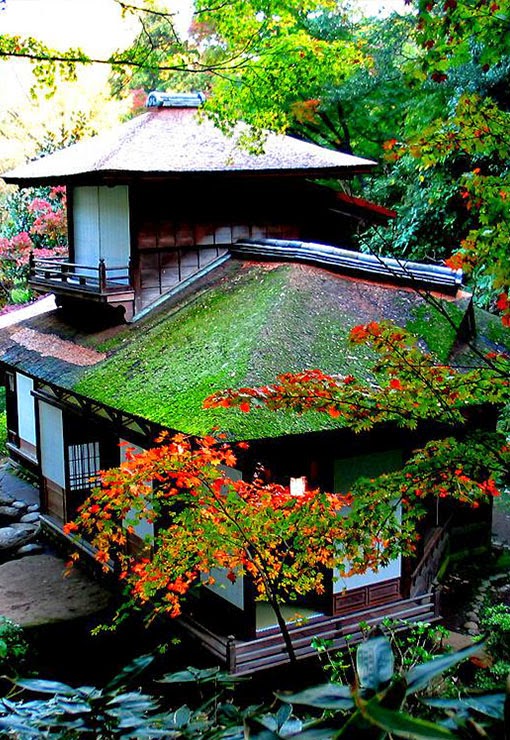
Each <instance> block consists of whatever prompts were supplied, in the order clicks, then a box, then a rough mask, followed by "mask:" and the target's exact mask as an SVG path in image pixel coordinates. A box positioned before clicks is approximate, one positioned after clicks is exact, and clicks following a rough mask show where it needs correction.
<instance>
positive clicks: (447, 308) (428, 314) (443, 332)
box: [407, 299, 465, 362]
mask: <svg viewBox="0 0 510 740" xmlns="http://www.w3.org/2000/svg"><path fill="white" fill-rule="evenodd" d="M464 313H465V312H464V310H462V309H461V308H460V307H459V306H457V305H456V304H455V303H452V302H451V301H444V300H437V299H436V304H435V305H434V304H432V303H421V304H420V305H417V306H415V307H414V308H413V311H412V318H411V320H410V321H408V322H407V329H409V331H411V332H413V334H416V336H418V337H420V338H421V339H423V340H424V341H425V343H426V345H427V347H428V349H429V350H430V351H431V352H432V353H433V354H434V355H436V357H437V358H438V360H439V361H440V362H447V361H448V359H449V358H450V356H451V353H452V350H453V348H454V345H455V342H456V341H457V334H458V329H459V327H460V325H461V323H462V319H463V318H464ZM445 315H446V316H447V317H448V318H449V320H450V321H448V320H447V319H446V318H445Z"/></svg>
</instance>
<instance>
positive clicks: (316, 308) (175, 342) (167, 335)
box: [74, 265, 367, 438]
mask: <svg viewBox="0 0 510 740" xmlns="http://www.w3.org/2000/svg"><path fill="white" fill-rule="evenodd" d="M337 284H338V279H337V278H334V277H332V276H329V277H328V278H327V279H326V280H325V281H321V279H320V277H317V275H316V273H314V272H313V271H309V270H307V268H303V267H297V268H296V267H295V266H294V267H293V266H288V265H287V266H277V267H274V268H272V269H264V268H262V269H261V268H260V266H251V267H245V268H243V269H241V270H239V271H238V273H237V274H235V276H234V278H233V279H232V276H231V277H230V279H228V280H223V281H222V282H220V283H219V284H215V285H213V286H212V287H211V288H210V289H209V290H206V291H204V292H203V293H202V294H201V295H199V296H198V298H196V299H195V300H193V301H190V302H188V303H187V304H186V303H185V304H184V305H182V306H181V307H180V308H179V309H178V310H175V309H174V310H170V312H169V313H168V314H165V315H162V316H160V318H159V319H158V320H155V321H154V320H152V322H148V323H147V324H144V326H143V327H138V328H136V329H133V328H132V329H131V337H132V338H131V340H130V342H129V344H128V343H126V342H124V343H123V342H122V333H121V334H119V336H118V337H117V338H116V339H115V341H114V342H113V343H112V342H110V343H109V346H110V348H114V350H113V352H112V355H111V357H110V358H109V359H108V360H106V361H105V362H103V363H101V364H100V365H98V366H96V367H94V368H92V369H91V370H89V371H88V372H87V373H86V374H85V375H84V377H83V378H82V379H81V380H80V381H79V382H78V383H77V384H76V385H75V388H74V389H75V390H76V391H78V392H79V393H82V394H83V395H86V396H89V397H92V398H94V399H95V400H98V401H101V402H104V403H107V404H109V405H111V406H114V407H117V408H122V409H124V410H125V411H128V412H131V413H135V414H139V415H141V416H144V417H146V418H148V419H150V420H151V421H154V422H157V423H161V424H163V425H165V426H169V427H172V428H176V429H180V430H182V431H185V432H190V433H196V434H198V433H204V432H207V431H208V430H210V429H211V427H212V426H215V425H218V426H220V427H221V428H223V429H225V430H226V431H228V432H230V433H231V434H232V435H234V436H235V437H237V438H240V437H243V438H253V437H264V436H279V435H281V434H290V433H299V432H304V431H310V430H313V429H321V428H324V426H325V425H326V426H329V424H330V423H331V426H332V427H334V426H338V424H337V423H336V422H335V421H334V420H331V422H330V421H329V420H327V419H325V418H324V415H323V414H317V415H311V414H307V415H306V416H302V417H299V416H296V415H295V414H287V413H284V412H281V413H280V412H279V413H274V412H269V411H266V410H260V411H256V412H253V413H251V414H243V413H242V412H239V411H234V410H231V409H217V410H204V409H203V408H202V402H203V400H204V398H205V397H206V396H208V395H209V394H211V393H212V392H214V391H216V390H220V389H223V388H227V387H240V386H243V385H247V384H264V383H268V382H271V381H272V380H274V378H275V376H276V375H277V374H278V373H280V372H285V371H296V370H300V369H303V368H306V367H311V366H312V367H321V368H322V369H324V370H326V371H329V372H340V373H348V372H362V371H363V369H364V368H366V365H367V353H366V350H365V351H363V349H358V350H357V351H353V350H351V349H349V350H347V345H346V343H345V339H346V337H347V333H348V331H349V329H350V328H351V327H352V326H353V325H354V324H355V323H358V322H359V320H361V319H360V318H359V317H358V316H357V315H353V311H352V306H351V305H349V303H350V302H347V301H343V302H342V300H341V298H340V297H339V296H338V295H337V294H336V293H335V295H333V292H332V289H333V288H334V287H336V286H337ZM332 305H333V306H334V309H335V312H334V313H332ZM356 313H357V312H356ZM133 335H134V339H133ZM123 345H125V346H123ZM365 372H366V371H365Z"/></svg>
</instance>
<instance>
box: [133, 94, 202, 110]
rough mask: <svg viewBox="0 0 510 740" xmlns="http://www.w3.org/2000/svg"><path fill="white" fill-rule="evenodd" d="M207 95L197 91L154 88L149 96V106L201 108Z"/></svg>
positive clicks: (147, 105) (147, 104)
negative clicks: (172, 90)
mask: <svg viewBox="0 0 510 740" xmlns="http://www.w3.org/2000/svg"><path fill="white" fill-rule="evenodd" d="M204 101H205V95H204V94H203V93H201V92H196V93H176V92H159V91H158V90H153V92H150V93H149V95H148V97H147V103H146V107H147V108H199V107H200V106H201V105H202V103H203V102H204Z"/></svg>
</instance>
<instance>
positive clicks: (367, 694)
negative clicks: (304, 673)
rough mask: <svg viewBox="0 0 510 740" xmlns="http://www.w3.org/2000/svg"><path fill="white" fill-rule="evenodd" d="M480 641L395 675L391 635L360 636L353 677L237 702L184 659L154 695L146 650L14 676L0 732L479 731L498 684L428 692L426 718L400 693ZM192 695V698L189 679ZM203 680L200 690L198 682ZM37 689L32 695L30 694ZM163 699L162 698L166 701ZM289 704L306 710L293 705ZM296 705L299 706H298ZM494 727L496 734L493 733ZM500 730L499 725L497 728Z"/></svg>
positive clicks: (264, 739)
mask: <svg viewBox="0 0 510 740" xmlns="http://www.w3.org/2000/svg"><path fill="white" fill-rule="evenodd" d="M478 649H479V646H474V647H470V648H466V649H464V650H462V651H460V652H458V653H453V654H450V655H446V656H442V657H439V658H435V659H434V660H431V661H428V662H425V663H421V664H419V665H416V666H415V667H414V668H413V669H411V670H410V671H407V672H404V673H400V674H396V675H394V673H393V669H394V661H393V655H392V650H391V646H390V643H389V642H388V641H387V640H386V638H384V637H379V638H375V639H372V640H369V641H367V642H366V643H363V644H362V645H361V646H359V647H358V649H357V655H356V661H357V665H358V678H357V682H356V683H355V684H352V685H351V686H347V685H339V684H335V683H329V684H323V685H320V686H314V687H310V688H306V689H304V690H302V691H299V692H296V693H293V694H288V693H286V694H284V693H280V694H278V699H279V701H278V702H276V703H274V702H273V704H272V706H271V707H270V708H267V707H264V706H248V707H240V706H238V705H236V704H235V703H234V702H233V701H232V698H231V697H230V696H229V695H228V694H226V693H225V691H229V690H230V689H231V688H232V686H233V685H234V684H235V682H236V679H235V677H232V676H228V675H227V674H225V673H222V672H221V671H219V670H218V669H216V668H211V669H196V668H192V667H190V668H188V669H187V670H185V671H180V672H178V673H173V674H167V675H166V676H164V677H163V678H162V679H161V680H160V681H159V682H158V687H159V689H158V695H159V696H158V699H156V698H155V696H154V695H153V694H151V693H148V692H142V691H141V690H140V689H139V688H130V687H132V685H133V683H135V682H137V681H138V679H139V677H140V676H141V674H142V672H143V671H144V670H146V669H147V668H148V666H150V664H151V662H152V659H151V657H150V656H143V657H141V658H138V659H137V660H135V661H134V662H133V663H132V664H130V665H129V666H127V668H125V669H124V670H123V671H122V672H121V674H119V676H117V677H115V678H114V679H112V681H111V682H110V683H109V684H108V685H107V686H105V687H104V688H103V689H98V688H94V687H92V686H82V687H78V688H73V687H71V686H68V685H67V684H62V683H59V682H56V681H45V680H41V679H25V680H19V681H17V683H16V685H17V687H18V688H21V689H23V691H24V692H29V698H28V699H27V698H25V697H22V698H19V697H16V698H15V699H3V700H1V701H0V737H2V738H6V740H7V738H8V737H11V736H12V732H15V733H16V737H19V738H20V740H25V739H26V740H29V739H31V738H33V737H39V736H41V737H42V736H43V734H44V736H45V737H46V736H51V737H52V738H55V740H74V738H82V737H90V738H157V737H162V738H168V739H170V738H181V739H182V740H198V738H201V739H202V740H213V739H215V740H220V739H221V738H225V739H227V738H230V740H243V738H247V737H249V738H251V739H252V740H279V739H284V738H289V739H290V738H297V739H300V740H326V739H329V738H336V737H338V738H340V737H342V738H346V740H383V739H384V738H408V740H439V739H440V738H455V737H462V738H464V739H465V740H466V739H467V740H469V739H470V738H473V740H474V738H477V737H480V734H479V732H478V730H479V729H480V727H481V723H483V724H484V725H485V727H486V729H487V730H488V731H489V732H491V733H498V732H499V731H500V730H501V729H502V724H503V723H502V720H503V712H504V710H505V703H508V699H505V695H504V694H492V695H487V696H484V695H467V696H463V697H460V698H458V699H455V700H441V699H435V700H429V701H428V704H429V706H430V707H433V708H434V711H435V712H436V714H437V716H438V720H437V721H435V722H434V721H430V719H424V718H423V717H421V716H419V714H418V713H417V711H416V709H414V710H413V714H410V713H408V712H406V711H405V710H404V708H403V706H404V701H405V700H406V696H407V697H409V696H410V695H411V694H414V693H415V692H416V691H422V690H423V689H424V688H425V687H426V686H427V684H428V683H430V682H431V681H433V680H437V678H438V677H439V676H441V675H442V674H443V673H444V672H445V671H447V670H449V669H451V668H453V667H454V666H456V665H457V664H458V663H459V662H461V661H463V660H465V659H466V658H469V657H470V656H471V655H473V653H474V652H475V651H477V650H478ZM176 684H184V685H185V686H186V687H187V689H188V698H189V703H187V704H184V705H181V706H179V707H178V708H175V707H174V706H173V702H172V694H170V702H168V697H167V696H166V695H165V689H166V687H167V686H168V687H169V689H170V692H172V690H173V687H174V686H175V685H176ZM194 684H196V686H197V688H198V692H199V693H198V697H199V698H198V701H196V702H194V701H193V691H192V689H193V686H194ZM205 688H208V689H209V692H210V693H209V694H208V695H206V696H205V697H204V695H203V693H202V692H203V690H204V689H205ZM38 695H39V696H42V697H43V698H30V696H35V697H37V696H38ZM168 704H169V705H168ZM294 705H297V706H299V707H301V708H302V711H304V712H307V715H305V716H304V717H302V716H300V715H298V714H297V713H296V711H295V709H294ZM300 714H301V712H300ZM490 736H491V737H495V736H496V735H495V734H491V735H490ZM498 736H499V735H498Z"/></svg>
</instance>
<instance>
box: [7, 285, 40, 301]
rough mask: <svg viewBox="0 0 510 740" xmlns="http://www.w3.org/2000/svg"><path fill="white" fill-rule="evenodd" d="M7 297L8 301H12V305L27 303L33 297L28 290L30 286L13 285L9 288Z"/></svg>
mask: <svg viewBox="0 0 510 740" xmlns="http://www.w3.org/2000/svg"><path fill="white" fill-rule="evenodd" d="M9 297H10V300H9V303H13V304H14V305H22V304H24V303H29V302H30V301H31V300H32V299H33V297H34V294H33V293H32V291H31V290H30V288H28V287H26V286H23V285H15V286H14V288H11V291H10V294H9Z"/></svg>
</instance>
